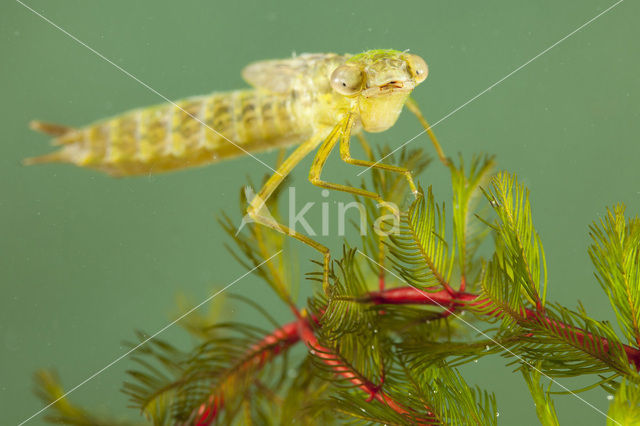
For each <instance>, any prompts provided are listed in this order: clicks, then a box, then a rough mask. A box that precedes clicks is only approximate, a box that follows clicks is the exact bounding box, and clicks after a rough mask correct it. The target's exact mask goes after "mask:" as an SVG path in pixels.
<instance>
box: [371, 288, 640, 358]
mask: <svg viewBox="0 0 640 426" xmlns="http://www.w3.org/2000/svg"><path fill="white" fill-rule="evenodd" d="M361 300H362V301H366V302H370V303H374V304H377V305H384V304H387V305H404V304H421V305H435V306H439V307H441V308H444V309H447V310H452V309H456V308H462V309H464V308H465V307H466V306H469V305H472V306H478V307H480V306H481V307H484V308H486V307H489V306H490V305H491V303H492V302H491V301H490V300H489V299H483V298H480V296H478V295H476V294H472V293H465V292H458V293H456V294H450V293H449V292H448V291H446V290H440V291H436V292H428V291H424V290H419V289H417V288H414V287H398V288H393V289H390V290H385V291H378V292H371V293H369V295H368V296H367V297H365V298H363V299H361ZM470 302H471V303H470ZM496 313H498V314H499V313H500V310H499V308H497V307H496V308H495V309H493V310H491V311H488V312H487V314H488V315H494V314H496ZM522 320H523V321H527V322H544V323H545V324H546V325H548V326H550V327H551V328H553V329H555V330H556V331H561V332H562V333H564V334H565V335H567V336H572V337H574V338H575V340H576V341H577V342H578V343H579V344H581V345H583V344H584V343H585V341H587V342H588V343H591V344H593V343H595V342H596V341H597V340H598V339H599V340H600V343H601V345H602V348H603V349H604V351H605V352H608V351H609V341H608V340H607V339H606V338H604V337H600V336H594V335H593V334H591V333H587V332H585V331H584V330H582V329H579V328H576V327H572V326H569V325H566V324H564V323H562V322H560V321H556V320H554V319H551V318H549V317H547V316H546V315H545V314H544V311H542V310H536V311H534V310H532V309H525V312H524V316H523V318H522ZM622 346H623V349H624V351H625V353H626V354H627V358H628V359H629V362H631V364H633V365H634V366H635V367H636V369H638V370H640V350H638V349H637V348H633V347H631V346H628V345H622Z"/></svg>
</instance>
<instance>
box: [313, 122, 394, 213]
mask: <svg viewBox="0 0 640 426" xmlns="http://www.w3.org/2000/svg"><path fill="white" fill-rule="evenodd" d="M352 125H353V119H352V116H351V115H348V116H347V117H346V118H344V119H343V120H342V121H340V123H338V125H336V127H335V128H334V129H333V131H332V132H331V135H330V136H329V137H328V138H327V139H326V140H325V141H324V143H323V144H322V145H321V146H320V148H319V149H318V152H317V153H316V156H315V158H314V159H313V164H312V165H311V170H310V171H309V181H310V182H311V183H312V184H314V185H316V186H319V187H320V188H326V189H332V190H336V191H342V192H348V193H350V194H354V195H360V196H363V197H369V198H373V199H374V200H376V201H377V202H379V203H382V202H384V200H383V199H382V197H381V196H380V194H377V193H375V192H371V191H367V190H364V189H361V188H355V187H353V186H348V185H342V184H339V183H331V182H325V181H323V180H322V179H321V178H320V175H321V174H322V169H323V168H324V165H325V164H326V162H327V159H328V158H329V154H331V151H332V150H333V148H334V147H335V146H336V143H337V142H338V140H339V139H343V140H344V138H345V137H346V138H349V137H350V135H351V126H352Z"/></svg>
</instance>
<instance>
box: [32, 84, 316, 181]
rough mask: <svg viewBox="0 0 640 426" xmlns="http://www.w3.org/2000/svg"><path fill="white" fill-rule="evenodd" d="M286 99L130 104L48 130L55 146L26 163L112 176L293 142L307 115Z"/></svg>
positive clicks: (233, 95)
mask: <svg viewBox="0 0 640 426" xmlns="http://www.w3.org/2000/svg"><path fill="white" fill-rule="evenodd" d="M294 102H295V100H294V99H293V98H292V97H290V96H288V95H279V94H269V93H266V92H262V91H258V90H246V91H236V92H228V93H218V94H213V95H208V96H198V97H193V98H189V99H185V100H182V101H179V102H176V103H175V104H171V103H169V104H164V105H160V106H155V107H151V108H145V109H138V110H134V111H131V112H128V113H125V114H123V115H121V116H118V117H115V118H112V119H108V120H104V121H101V122H98V123H95V124H93V125H90V126H87V127H85V128H81V129H70V128H69V129H68V131H66V132H65V133H64V134H61V135H57V134H56V136H57V138H56V139H54V144H55V145H60V146H61V148H60V149H59V150H58V151H55V152H53V153H50V154H47V155H43V156H41V157H35V158H32V159H28V160H26V163H27V164H35V163H47V162H66V163H74V164H77V165H79V166H83V167H89V168H93V169H97V170H101V171H104V172H106V173H108V174H110V175H114V176H131V175H139V174H149V173H158V172H164V171H169V170H177V169H183V168H187V167H192V166H199V165H205V164H209V163H213V162H216V161H220V160H223V159H227V158H231V157H235V156H238V155H245V154H247V153H248V152H251V153H253V152H258V151H263V150H268V149H270V148H276V147H281V146H287V145H291V144H295V143H299V142H301V141H302V139H303V138H304V137H305V136H307V133H308V132H309V130H308V129H309V128H310V127H309V125H310V123H306V122H304V120H301V119H300V118H299V115H298V114H296V113H295V108H294V107H295V105H293V104H294ZM33 127H35V128H37V129H39V130H43V129H45V130H44V131H47V130H48V129H56V130H57V129H59V128H64V127H62V126H58V125H49V124H45V123H39V122H36V123H33ZM49 133H50V132H49Z"/></svg>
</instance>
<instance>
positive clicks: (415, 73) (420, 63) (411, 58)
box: [407, 54, 429, 83]
mask: <svg viewBox="0 0 640 426" xmlns="http://www.w3.org/2000/svg"><path fill="white" fill-rule="evenodd" d="M407 65H409V71H411V76H412V77H413V78H414V79H415V80H416V83H422V82H423V81H424V80H425V79H426V78H427V75H428V74H429V67H428V66H427V63H426V62H425V61H424V59H422V58H421V57H420V56H418V55H413V54H409V55H407Z"/></svg>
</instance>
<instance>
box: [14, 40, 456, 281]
mask: <svg viewBox="0 0 640 426" xmlns="http://www.w3.org/2000/svg"><path fill="white" fill-rule="evenodd" d="M427 74H428V68H427V64H426V63H425V61H424V60H423V59H422V58H420V57H419V56H417V55H414V54H411V53H406V52H400V51H396V50H371V51H367V52H364V53H360V54H358V55H337V54H332V53H329V54H304V55H299V56H295V57H293V58H289V59H283V60H268V61H262V62H256V63H254V64H251V65H249V66H247V67H246V68H245V69H244V71H243V73H242V75H243V77H244V78H245V80H246V81H247V82H248V83H249V84H250V85H252V86H253V87H254V88H253V89H248V90H238V91H233V92H226V93H213V94H210V95H204V96H196V97H191V98H187V99H184V100H181V101H177V102H175V103H166V104H162V105H158V106H153V107H148V108H141V109H136V110H133V111H130V112H126V113H124V114H122V115H119V116H116V117H113V118H110V119H106V120H102V121H98V122H96V123H93V124H90V125H88V126H86V127H82V128H77V129H76V128H70V127H66V126H61V125H57V124H50V123H44V122H40V121H34V122H32V123H31V126H32V128H34V129H36V130H39V131H42V132H44V133H47V134H49V135H51V136H54V137H55V138H54V140H53V144H54V145H59V146H60V149H59V150H57V151H55V152H52V153H50V154H46V155H43V156H40V157H35V158H30V159H27V160H25V163H26V164H37V163H50V162H62V163H73V164H76V165H78V166H82V167H88V168H92V169H97V170H100V171H103V172H106V173H108V174H110V175H112V176H134V175H147V174H150V173H158V172H165V171H170V170H177V169H184V168H188V167H194V166H201V165H206V164H210V163H215V162H217V161H221V160H224V159H228V158H231V157H235V156H239V155H243V154H247V153H255V152H260V151H265V150H269V149H273V148H284V147H287V146H291V145H298V146H297V147H296V148H295V149H294V150H293V151H292V152H291V154H289V156H288V157H287V158H286V160H285V161H284V162H282V163H281V164H280V165H279V167H278V168H277V170H276V173H274V174H273V175H272V176H271V177H270V178H269V179H268V180H267V182H266V183H265V184H264V186H263V187H262V189H261V190H260V191H259V192H258V193H257V195H256V196H255V197H254V198H253V200H251V202H250V203H249V206H248V209H247V214H248V215H249V217H251V218H252V219H253V220H254V221H256V222H258V223H260V224H262V225H265V226H268V227H270V228H273V229H275V230H277V231H279V232H282V233H285V234H288V235H290V236H292V237H294V238H296V239H298V240H300V241H302V242H303V243H305V244H308V245H309V246H311V247H313V248H315V249H316V250H318V251H319V252H321V253H322V255H323V260H324V275H323V282H324V284H325V286H326V285H328V274H329V265H330V254H329V250H328V248H327V247H325V246H323V245H322V244H320V243H318V242H316V241H315V240H313V239H311V238H309V237H308V236H306V235H303V234H301V233H299V232H297V231H295V230H293V229H289V228H287V227H286V226H284V225H283V224H281V223H278V222H277V221H275V220H274V219H273V218H272V217H271V216H270V215H267V214H264V210H263V207H264V203H265V202H266V201H267V200H268V198H269V197H270V196H271V194H272V193H273V192H274V191H275V190H276V188H277V187H278V186H279V185H280V184H281V183H282V181H283V180H284V179H285V177H286V176H287V175H288V174H289V173H290V172H291V171H292V170H293V168H294V167H295V166H296V165H297V164H298V163H299V162H300V161H301V160H302V159H303V158H304V157H306V156H307V155H308V154H309V153H310V152H311V151H313V150H316V149H317V152H316V155H315V159H314V161H313V165H312V166H311V170H310V173H309V180H310V181H311V183H312V184H314V185H317V186H319V187H322V188H327V189H332V190H338V191H345V192H349V193H352V194H356V195H360V196H365V197H371V198H373V199H375V200H377V201H379V202H382V201H384V200H382V198H381V197H380V195H379V194H376V193H374V192H370V191H366V190H364V189H360V188H355V187H351V186H347V185H342V184H338V183H331V182H326V181H324V180H322V179H321V173H322V169H323V167H324V165H325V163H326V161H327V158H328V156H329V154H330V152H331V151H332V149H333V148H334V147H335V145H336V144H337V143H338V142H340V148H339V151H340V157H341V158H342V160H343V161H345V162H346V163H348V164H352V165H356V166H363V167H372V168H378V169H382V170H387V171H390V172H395V173H400V174H403V175H404V176H405V177H406V179H407V181H408V183H409V187H410V188H411V190H412V191H413V192H414V195H416V196H417V189H416V186H415V184H414V182H413V178H412V176H411V172H410V171H409V170H407V169H405V168H402V167H398V166H392V165H387V164H383V163H378V162H372V161H365V160H357V159H354V158H352V157H351V155H350V147H349V144H350V140H351V135H352V134H355V133H358V132H361V131H366V132H382V131H385V130H387V129H389V128H390V127H392V126H393V125H394V124H395V122H396V120H397V119H398V116H399V115H400V112H401V111H402V108H403V106H405V105H406V106H407V108H408V109H409V110H410V111H411V112H413V113H414V114H415V115H416V116H417V117H418V119H419V120H420V122H421V123H422V125H423V126H424V127H425V130H426V132H427V134H428V135H429V136H430V138H431V140H432V142H433V144H434V146H435V147H436V150H437V152H438V155H439V157H440V159H441V160H442V161H443V162H445V163H446V161H447V160H446V159H445V157H444V155H443V153H442V150H441V148H440V146H439V144H438V142H437V140H436V138H435V136H434V135H433V133H432V132H431V130H430V128H429V125H428V123H427V122H426V120H425V119H424V117H423V116H422V114H421V113H420V110H419V109H418V107H417V105H416V104H415V102H414V101H413V100H411V99H410V98H409V95H410V93H411V92H412V91H413V89H414V88H415V87H416V86H417V85H418V84H420V83H422V82H423V81H424V80H425V79H426V78H427Z"/></svg>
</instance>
